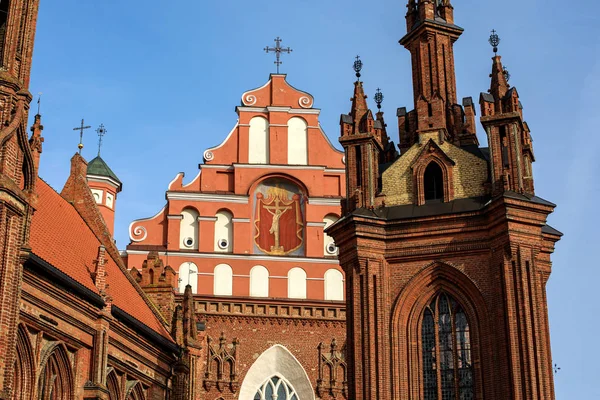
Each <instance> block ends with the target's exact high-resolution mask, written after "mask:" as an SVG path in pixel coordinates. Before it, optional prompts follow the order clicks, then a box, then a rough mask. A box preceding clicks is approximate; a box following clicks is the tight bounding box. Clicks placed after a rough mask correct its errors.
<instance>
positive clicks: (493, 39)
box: [488, 29, 500, 55]
mask: <svg viewBox="0 0 600 400" xmlns="http://www.w3.org/2000/svg"><path fill="white" fill-rule="evenodd" d="M488 42H489V43H490V44H491V45H492V48H493V49H494V55H497V54H498V45H499V44H500V36H498V34H497V33H496V30H495V29H492V34H491V35H490V38H489V39H488Z"/></svg>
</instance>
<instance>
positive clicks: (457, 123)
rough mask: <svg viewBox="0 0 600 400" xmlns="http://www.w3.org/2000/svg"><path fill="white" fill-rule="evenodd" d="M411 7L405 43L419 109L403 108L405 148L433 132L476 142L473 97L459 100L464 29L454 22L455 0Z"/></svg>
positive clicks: (416, 0)
mask: <svg viewBox="0 0 600 400" xmlns="http://www.w3.org/2000/svg"><path fill="white" fill-rule="evenodd" d="M407 8H408V11H407V14H406V26H407V33H406V35H405V36H404V37H403V38H402V39H401V40H400V44H401V45H402V46H404V47H405V48H406V49H407V50H408V51H410V54H411V62H412V78H413V98H414V110H413V111H410V112H408V113H407V112H406V108H404V107H402V108H399V109H398V113H397V116H398V127H399V133H400V151H401V152H403V151H405V150H407V149H408V148H410V147H411V146H412V145H414V144H415V143H418V142H419V141H420V136H421V135H423V134H427V133H430V132H439V134H440V137H441V138H442V139H443V140H448V141H450V142H451V143H453V144H455V145H457V146H461V147H464V146H471V145H477V144H478V141H477V136H476V135H475V123H474V121H475V110H474V108H473V102H472V100H471V98H465V99H463V101H462V106H461V104H458V98H457V92H456V74H455V70H454V42H456V41H457V40H458V38H459V37H460V35H461V34H462V33H463V29H462V28H461V27H459V26H457V25H455V24H454V8H453V7H452V4H451V3H450V0H409V1H408V5H407Z"/></svg>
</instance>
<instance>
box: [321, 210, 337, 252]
mask: <svg viewBox="0 0 600 400" xmlns="http://www.w3.org/2000/svg"><path fill="white" fill-rule="evenodd" d="M338 219H339V218H338V216H337V215H334V214H328V215H326V216H325V217H324V218H323V223H324V224H325V225H324V226H323V230H325V229H327V228H329V227H330V226H331V225H333V224H334V223H335V222H336V221H337V220H338ZM323 254H324V255H325V256H337V254H338V248H337V246H336V245H335V240H333V238H332V237H331V236H329V235H328V234H327V233H326V232H323Z"/></svg>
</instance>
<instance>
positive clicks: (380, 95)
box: [375, 88, 383, 110]
mask: <svg viewBox="0 0 600 400" xmlns="http://www.w3.org/2000/svg"><path fill="white" fill-rule="evenodd" d="M375 103H377V109H378V110H381V103H383V93H381V89H379V88H377V92H375Z"/></svg>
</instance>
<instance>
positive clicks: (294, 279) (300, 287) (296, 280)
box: [288, 267, 306, 299]
mask: <svg viewBox="0 0 600 400" xmlns="http://www.w3.org/2000/svg"><path fill="white" fill-rule="evenodd" d="M288 297H289V298H290V299H305V298H306V272H305V271H304V270H303V269H302V268H300V267H295V268H292V269H290V270H289V272H288Z"/></svg>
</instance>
